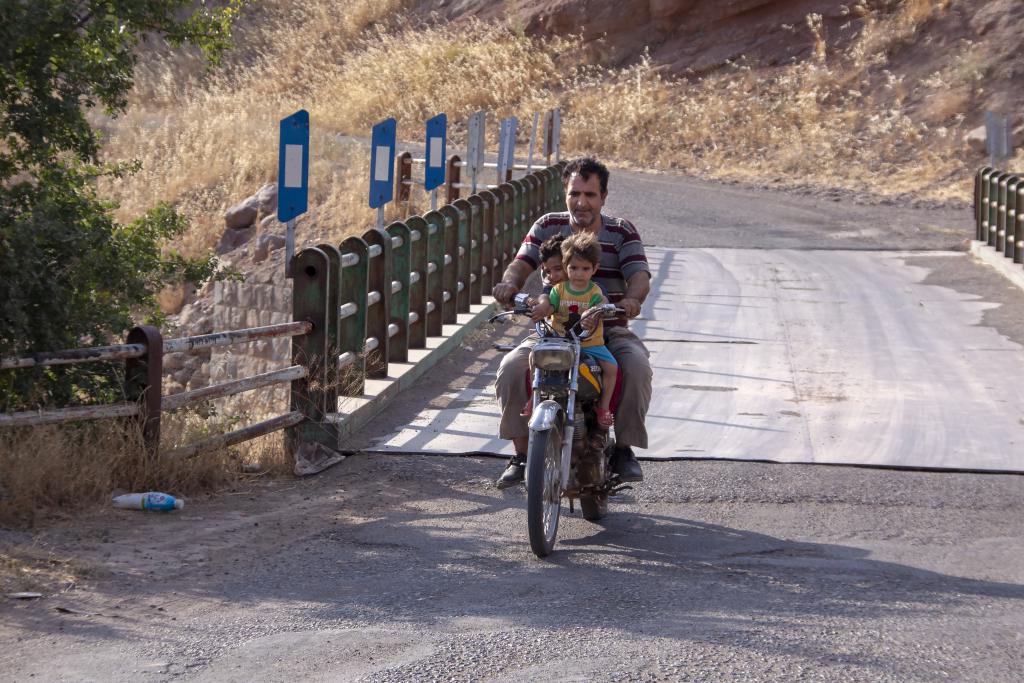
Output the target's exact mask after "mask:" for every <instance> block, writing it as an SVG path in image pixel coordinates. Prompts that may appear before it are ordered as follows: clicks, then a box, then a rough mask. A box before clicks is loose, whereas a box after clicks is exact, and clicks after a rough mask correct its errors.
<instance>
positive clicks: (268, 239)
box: [252, 235, 285, 263]
mask: <svg viewBox="0 0 1024 683" xmlns="http://www.w3.org/2000/svg"><path fill="white" fill-rule="evenodd" d="M284 242H285V239H284V237H282V236H281V235H260V236H259V238H257V240H256V247H255V249H254V250H253V254H252V260H253V261H254V262H255V263H261V262H262V261H266V260H267V257H268V256H270V252H272V251H277V250H278V249H281V248H283V247H284Z"/></svg>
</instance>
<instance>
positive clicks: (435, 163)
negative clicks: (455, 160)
mask: <svg viewBox="0 0 1024 683" xmlns="http://www.w3.org/2000/svg"><path fill="white" fill-rule="evenodd" d="M441 142H443V140H442V138H430V167H431V168H441V167H442V166H444V159H442V158H441V157H443V156H444V154H443V153H442V152H441Z"/></svg>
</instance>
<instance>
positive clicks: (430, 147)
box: [423, 114, 448, 211]
mask: <svg viewBox="0 0 1024 683" xmlns="http://www.w3.org/2000/svg"><path fill="white" fill-rule="evenodd" d="M447 145H448V117H447V116H446V115H444V114H438V115H437V116H435V117H434V118H432V119H430V120H429V121H427V151H426V154H425V155H424V157H425V158H424V161H423V189H425V190H428V191H429V192H430V210H431V211H437V188H438V186H440V185H444V180H445V178H444V175H445V173H444V172H445V158H446V153H447V152H446V148H447Z"/></svg>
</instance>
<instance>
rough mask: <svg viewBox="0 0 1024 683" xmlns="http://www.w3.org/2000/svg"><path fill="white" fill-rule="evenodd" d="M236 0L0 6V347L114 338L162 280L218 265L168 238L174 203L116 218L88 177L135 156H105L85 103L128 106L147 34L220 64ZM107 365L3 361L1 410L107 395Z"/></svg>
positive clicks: (45, 0) (120, 171)
mask: <svg viewBox="0 0 1024 683" xmlns="http://www.w3.org/2000/svg"><path fill="white" fill-rule="evenodd" d="M243 2H244V0H227V2H221V3H219V4H218V5H217V6H215V7H211V6H208V5H207V3H206V2H205V1H204V0H198V1H196V0H106V1H104V0H3V2H2V3H0V355H12V354H19V353H24V352H27V351H50V350H56V349H60V348H69V347H77V346H81V345H84V344H105V343H111V342H112V341H113V340H116V339H117V338H120V336H121V335H122V334H123V333H124V331H125V330H126V329H127V328H129V327H131V326H132V325H133V324H134V322H133V321H134V320H137V319H143V318H152V316H155V315H157V313H158V309H157V307H156V302H155V296H156V293H157V292H159V291H160V289H162V288H163V287H164V286H166V285H167V284H171V283H174V282H180V281H183V280H188V281H192V282H197V283H198V282H202V281H203V280H205V279H208V278H210V277H217V276H219V275H221V274H220V273H219V272H218V270H217V267H216V262H215V260H214V259H213V258H212V256H211V257H207V258H205V259H186V258H184V257H182V256H181V255H180V254H178V253H176V252H175V251H173V250H171V249H169V248H168V247H167V243H168V242H169V240H171V239H173V238H174V237H175V236H177V235H180V234H182V232H183V231H184V230H185V228H186V227H187V226H186V224H185V222H184V221H183V220H182V219H181V217H180V216H178V215H177V214H176V213H175V212H174V211H173V210H172V209H171V208H170V207H168V206H165V205H160V206H157V207H155V208H154V209H152V210H151V211H149V212H147V213H146V215H144V216H142V217H140V218H139V219H138V220H136V221H134V222H132V223H130V224H120V223H118V222H117V221H115V220H114V218H113V215H112V210H113V209H114V208H116V207H115V205H114V204H112V203H111V202H109V201H104V200H103V199H102V198H101V197H100V196H98V194H97V192H96V180H97V178H99V177H101V176H114V177H121V176H123V175H125V174H128V173H132V172H133V171H134V170H136V169H137V167H138V165H137V163H136V162H133V161H131V160H128V161H123V162H119V163H106V164H101V163H99V148H100V139H99V136H98V134H97V132H96V131H95V130H94V129H93V128H92V127H91V126H90V125H89V122H88V119H87V113H88V111H89V110H91V109H95V108H102V110H103V111H105V113H106V114H108V115H109V116H117V115H118V114H119V113H121V112H123V111H124V109H125V107H126V106H127V96H128V93H129V91H130V90H131V87H132V83H133V74H134V70H135V64H136V60H137V59H138V55H139V53H140V49H141V47H142V43H144V42H145V41H156V40H166V41H167V42H168V43H170V44H171V45H172V46H175V47H177V46H181V45H183V44H184V43H190V44H192V45H194V46H196V47H198V48H199V49H200V50H202V52H203V54H204V55H205V56H206V58H207V59H208V61H209V63H210V64H216V63H217V62H218V60H219V58H220V57H221V55H222V54H223V53H224V51H225V50H226V49H227V48H228V47H229V45H230V42H229V41H230V29H231V25H232V22H233V21H234V19H235V18H236V16H237V14H238V12H239V9H240V7H241V4H242V3H243ZM101 365H103V364H96V365H92V366H87V365H80V366H65V367H63V368H57V369H51V370H47V371H39V372H35V373H33V372H25V371H19V372H17V373H13V372H10V371H2V372H0V410H13V409H20V408H24V407H29V406H39V405H45V404H50V405H53V404H56V405H62V404H67V403H69V402H75V401H77V400H80V399H81V398H82V397H83V396H85V395H89V396H93V397H98V398H101V399H109V398H110V396H109V395H104V394H110V393H113V392H115V391H116V381H115V377H114V375H113V374H111V371H110V368H107V369H103V368H101V367H100V366H101ZM43 380H46V381H43Z"/></svg>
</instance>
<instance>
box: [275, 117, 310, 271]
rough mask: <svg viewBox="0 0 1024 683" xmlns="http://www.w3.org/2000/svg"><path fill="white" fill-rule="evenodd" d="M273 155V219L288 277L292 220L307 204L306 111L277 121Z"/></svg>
mask: <svg viewBox="0 0 1024 683" xmlns="http://www.w3.org/2000/svg"><path fill="white" fill-rule="evenodd" d="M278 140H279V142H278V154H277V220H279V221H281V222H282V223H284V224H285V227H286V228H287V231H286V233H285V243H284V276H285V277H291V276H292V257H293V256H294V255H295V219H296V218H298V217H299V216H301V215H302V214H304V213H306V209H307V207H308V204H309V112H308V111H306V110H305V109H300V110H299V111H297V112H295V113H294V114H292V115H291V116H288V117H286V118H283V119H281V125H280V137H279V138H278Z"/></svg>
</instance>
